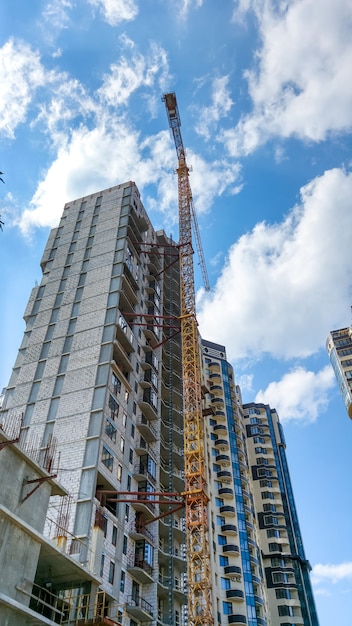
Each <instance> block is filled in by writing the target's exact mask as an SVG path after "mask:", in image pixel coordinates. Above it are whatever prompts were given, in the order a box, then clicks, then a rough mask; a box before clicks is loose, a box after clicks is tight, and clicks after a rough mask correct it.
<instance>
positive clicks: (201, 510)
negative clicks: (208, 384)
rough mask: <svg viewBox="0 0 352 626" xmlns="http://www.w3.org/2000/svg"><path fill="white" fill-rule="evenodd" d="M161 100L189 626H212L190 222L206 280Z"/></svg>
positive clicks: (184, 178) (182, 170) (178, 139)
mask: <svg viewBox="0 0 352 626" xmlns="http://www.w3.org/2000/svg"><path fill="white" fill-rule="evenodd" d="M163 100H164V102H165V107H166V110H167V114H168V119H169V124H170V128H171V130H172V134H173V138H174V142H175V147H176V153H177V158H178V168H177V176H178V207H179V256H180V301H181V302H180V305H181V306H180V308H181V315H180V323H181V342H182V380H183V420H184V460H185V492H184V493H183V496H184V500H185V511H186V547H187V578H188V624H189V626H213V624H214V618H213V609H212V589H211V575H210V550H209V544H208V501H209V498H208V495H207V488H206V469H205V446H204V426H203V414H202V391H201V377H200V352H199V333H198V323H197V317H196V298H195V288H194V267H193V247H192V221H193V224H195V225H196V227H195V232H196V241H197V246H198V252H199V251H200V255H199V261H200V264H201V267H202V273H203V277H205V286H206V289H209V282H208V278H207V274H206V270H205V263H204V256H203V252H202V248H201V241H200V236H199V231H198V227H197V222H196V215H195V212H194V207H193V200H192V192H191V187H190V183H189V171H190V170H189V167H188V165H187V162H186V155H185V149H184V146H183V141H182V135H181V120H180V116H179V112H178V107H177V100H176V94H175V93H167V94H165V95H164V97H163Z"/></svg>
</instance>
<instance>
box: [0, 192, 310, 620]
mask: <svg viewBox="0 0 352 626" xmlns="http://www.w3.org/2000/svg"><path fill="white" fill-rule="evenodd" d="M179 255H180V248H179V246H178V245H176V244H175V242H173V241H172V240H171V239H170V238H169V237H168V236H167V235H166V234H165V233H164V232H162V231H159V232H155V231H154V229H153V227H152V225H151V223H150V220H149V218H148V216H147V214H146V212H145V209H144V208H143V205H142V202H141V199H140V196H139V192H138V189H137V187H136V185H135V184H134V183H132V182H127V183H124V184H121V185H118V186H116V187H113V188H111V189H107V190H105V191H102V192H98V193H95V194H92V195H89V196H87V197H84V198H80V199H77V200H75V201H73V202H70V203H68V204H66V205H65V208H64V212H63V215H62V218H61V221H60V224H59V226H58V227H57V228H54V229H53V230H52V231H51V233H50V236H49V239H48V243H47V245H46V248H45V250H44V254H43V257H42V261H41V268H42V272H43V276H42V280H41V282H40V284H39V285H38V286H36V287H35V288H34V289H33V290H32V293H31V295H30V298H29V302H28V305H27V308H26V311H25V314H24V319H25V323H26V328H25V332H24V336H23V341H22V344H21V346H20V349H19V352H18V357H17V360H16V363H15V366H14V369H13V374H12V376H11V379H10V382H9V384H8V387H7V389H6V390H5V398H4V402H3V407H2V411H1V413H0V423H1V428H2V431H1V432H2V433H3V435H2V436H3V442H4V443H5V441H6V442H7V443H6V446H4V448H5V449H3V450H0V458H1V455H4V454H5V453H6V454H7V455H8V454H9V451H10V450H11V449H12V448H13V449H16V450H18V454H22V455H23V454H27V455H28V454H29V455H31V456H30V458H31V459H32V461H31V463H32V465H33V463H34V462H35V463H36V464H37V465H36V466H35V467H36V471H37V474H35V476H33V481H34V480H37V479H40V478H43V480H41V481H39V482H38V483H34V482H33V489H34V487H36V490H35V493H34V494H33V495H31V496H29V497H28V498H27V499H26V501H25V502H23V497H24V492H23V489H22V487H21V489H20V490H19V488H18V489H17V491H18V493H17V496H16V497H17V500H16V502H15V503H14V505H13V510H14V514H15V515H16V517H18V518H20V517H21V510H22V509H23V507H27V508H26V517H25V524H24V523H22V526H23V528H24V531H23V532H27V533H29V534H30V533H31V532H32V531H31V530H30V529H28V528H27V526H31V521H30V514H29V511H30V510H31V509H30V507H29V503H30V501H31V498H33V500H32V502H33V507H32V510H33V511H34V510H41V516H42V521H43V524H42V527H40V528H39V527H38V528H37V530H36V533H37V534H39V535H40V537H44V538H45V539H40V541H39V540H38V541H39V543H40V544H41V545H42V546H43V545H44V546H52V548H51V550H52V551H51V552H50V549H49V547H48V548H46V552H45V551H44V552H45V557H46V558H44V557H43V558H42V559H41V558H40V551H39V555H38V549H37V550H36V555H37V556H36V558H35V559H34V558H33V563H37V561H38V559H39V561H38V567H34V566H33V567H32V568H31V569H30V571H28V572H26V573H25V574H24V573H23V572H22V570H21V568H20V567H18V568H17V566H16V560H17V559H18V561H20V559H19V557H18V550H17V551H16V552H14V555H13V557H14V558H13V561H12V570H11V571H12V573H11V576H10V577H9V576H7V583H6V589H5V588H4V582H2V583H1V585H2V588H1V589H0V615H1V616H2V615H4V616H5V615H6V620H7V621H5V624H6V626H21V625H22V624H26V625H32V626H34V625H39V624H49V625H50V624H51V625H53V624H70V625H72V626H73V625H74V624H123V625H124V626H140V625H142V624H144V625H148V624H149V625H150V626H152V625H153V626H167V625H170V626H171V625H173V626H186V624H187V623H188V624H193V623H194V618H193V616H192V617H191V618H190V617H189V612H190V607H191V611H194V615H197V612H199V611H201V610H202V594H198V591H197V585H196V583H197V582H198V579H197V572H196V574H195V575H194V574H193V573H192V572H194V571H196V569H194V568H191V569H190V568H189V567H187V564H189V559H190V556H192V558H194V554H193V555H190V553H189V549H188V550H187V548H186V546H187V540H186V536H187V531H188V529H187V523H186V514H185V500H186V498H187V493H189V488H188V489H187V491H186V495H185V466H184V458H185V456H184V426H185V424H184V421H183V414H184V409H183V385H182V361H183V352H182V344H181V324H180V317H182V316H181V315H180V266H179ZM199 354H200V361H199V363H200V366H201V371H200V376H201V390H202V396H201V405H202V406H201V416H202V427H203V435H202V437H203V441H202V445H203V447H204V450H203V451H204V470H205V476H206V482H207V485H206V495H207V498H208V499H209V502H208V501H207V503H206V508H207V520H208V522H207V528H205V529H204V538H205V541H206V544H205V547H204V544H203V545H202V549H203V550H204V549H206V551H207V554H206V558H207V559H208V563H209V579H208V580H207V588H206V589H205V591H204V593H205V594H208V595H209V598H210V600H209V605H208V606H207V607H206V608H207V610H208V608H209V607H210V609H211V612H212V613H211V623H212V624H214V625H215V624H216V625H218V624H222V625H224V624H247V625H248V626H266V625H267V626H269V625H271V626H288V625H290V626H291V625H292V624H295V625H299V626H317V625H318V620H317V617H316V613H315V607H314V600H313V597H312V592H311V587H310V582H309V574H308V572H309V564H308V562H307V560H306V558H305V556H304V552H303V546H302V541H301V537H300V532H299V526H298V521H297V514H296V511H295V507H294V500H293V496H292V490H291V486H290V482H289V476H288V469H287V463H286V459H285V444H284V440H283V435H282V431H281V427H280V425H279V422H278V418H277V416H276V414H275V412H274V411H272V410H271V409H270V408H269V407H265V406H263V405H258V406H257V405H245V406H242V402H241V397H240V390H239V388H238V387H237V386H236V384H235V378H234V374H233V371H232V368H231V365H230V364H229V363H228V362H227V361H226V353H225V348H224V347H223V346H218V345H217V344H212V343H210V342H207V341H203V342H202V345H200V344H199ZM16 424H17V425H16ZM16 428H17V431H16V433H15V436H14V429H15V430H16ZM54 453H55V454H54ZM54 458H55V462H54V461H53V459H54ZM33 459H34V461H33ZM13 464H16V460H12V461H11V468H12V470H11V472H10V473H7V474H6V480H7V481H8V483H9V484H10V485H11V480H12V476H13V475H15V474H16V469H15V466H14V465H13ZM37 466H38V467H37ZM39 467H41V468H42V469H41V470H39V469H38V468H39ZM187 471H188V473H189V472H190V470H189V468H188V470H187ZM196 474H197V470H196ZM197 475H198V474H197ZM54 477H55V478H54ZM44 478H45V480H44ZM23 480H27V481H28V480H30V479H28V477H27V478H26V477H25V476H24V477H23ZM197 480H198V478H197ZM50 481H51V482H50ZM53 481H54V482H53ZM56 481H58V485H59V486H56V487H55V489H56V490H55V489H51V491H50V489H49V490H48V485H50V484H53V485H54V486H55V485H57V482H56ZM21 485H22V483H21ZM60 485H61V486H60ZM43 489H44V490H46V491H45V493H46V494H47V496H46V497H47V500H48V501H49V508H47V502H46V499H45V498H44V499H43V500H40V501H39V502H38V501H37V502H36V501H35V500H34V498H35V497H36V496H37V495H38V494H40V492H41V490H43ZM60 490H61V491H60ZM29 491H31V489H30V488H29V485H27V486H26V491H25V495H26V494H28V492H29ZM14 493H16V489H14ZM50 494H52V495H50ZM49 496H50V499H49ZM35 502H36V504H34V503H35ZM38 507H39V509H38ZM40 507H41V508H40ZM6 514H7V513H6V511H5V512H4V507H2V508H0V523H1V524H2V526H1V528H3V524H4V519H5V517H6ZM9 515H10V514H7V518H6V519H7V520H8V519H9ZM28 516H29V517H28ZM44 520H45V524H44ZM12 523H13V524H14V525H15V526H16V524H17V526H18V523H17V521H16V520H15V521H14V520H12ZM26 524H27V526H26ZM32 525H35V524H32ZM39 526H40V525H39ZM8 528H10V529H11V528H12V527H11V526H8ZM8 532H10V533H11V530H8ZM33 533H34V531H33V532H32V535H33ZM34 534H35V533H34ZM39 535H38V536H39ZM37 539H38V537H37ZM191 547H192V548H193V549H194V551H195V552H196V547H195V539H194V538H193V539H192V546H191ZM4 549H5V548H4V543H2V544H0V554H1V562H3V560H2V557H3V551H4ZM8 550H9V548H8V549H7V556H6V559H7V561H6V562H8V563H9V562H11V554H10V555H9V553H8ZM43 550H44V548H42V551H43ZM10 552H11V550H10ZM43 554H44V553H43ZM59 558H61V561H60V560H59ZM65 559H66V562H67V563H68V565H65ZM60 563H62V568H63V570H62V569H60V567H59V565H60ZM196 567H197V564H196V565H195V568H196ZM200 567H202V566H200ZM65 568H66V569H65ZM62 571H64V572H66V574H65V575H63V574H62ZM193 575H194V578H195V579H194V580H190V579H189V578H190V576H193ZM1 580H2V581H4V578H2V579H1ZM192 585H193V586H192ZM203 588H204V585H203V587H202V589H203ZM198 607H199V609H198ZM5 610H6V612H5ZM1 623H4V622H3V619H2V622H1ZM200 623H202V622H200ZM204 623H205V622H204Z"/></svg>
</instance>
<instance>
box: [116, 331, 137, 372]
mask: <svg viewBox="0 0 352 626" xmlns="http://www.w3.org/2000/svg"><path fill="white" fill-rule="evenodd" d="M113 361H114V362H115V363H116V367H118V368H119V369H120V370H121V371H122V372H123V373H125V372H132V370H133V367H132V364H131V361H130V355H129V354H127V352H126V350H125V349H124V348H123V347H122V345H121V343H120V342H119V341H117V340H116V339H115V340H114V349H113Z"/></svg>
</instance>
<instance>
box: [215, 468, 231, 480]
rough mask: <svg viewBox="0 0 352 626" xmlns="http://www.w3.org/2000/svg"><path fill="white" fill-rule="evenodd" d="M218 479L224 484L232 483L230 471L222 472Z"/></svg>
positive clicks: (218, 474)
mask: <svg viewBox="0 0 352 626" xmlns="http://www.w3.org/2000/svg"><path fill="white" fill-rule="evenodd" d="M216 478H217V479H218V480H221V481H222V482H223V483H231V482H232V474H231V472H229V471H228V470H221V471H220V472H218V473H217V474H216Z"/></svg>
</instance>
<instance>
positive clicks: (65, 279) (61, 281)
mask: <svg viewBox="0 0 352 626" xmlns="http://www.w3.org/2000/svg"><path fill="white" fill-rule="evenodd" d="M66 283H67V278H62V279H61V280H60V285H59V288H58V292H59V291H65V287H66Z"/></svg>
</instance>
